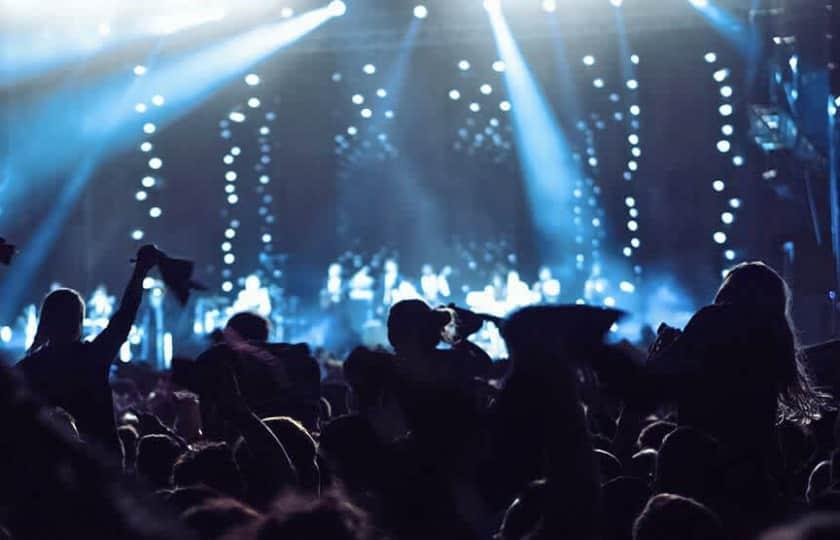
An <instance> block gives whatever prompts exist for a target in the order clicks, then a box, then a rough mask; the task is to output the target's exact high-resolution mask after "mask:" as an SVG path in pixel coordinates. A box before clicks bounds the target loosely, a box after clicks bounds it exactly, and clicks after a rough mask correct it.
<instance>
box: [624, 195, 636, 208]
mask: <svg viewBox="0 0 840 540" xmlns="http://www.w3.org/2000/svg"><path fill="white" fill-rule="evenodd" d="M624 204H626V205H627V207H628V208H633V207H634V206H636V199H634V198H633V197H627V198H625V199H624Z"/></svg>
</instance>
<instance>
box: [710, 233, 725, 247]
mask: <svg viewBox="0 0 840 540" xmlns="http://www.w3.org/2000/svg"><path fill="white" fill-rule="evenodd" d="M712 238H714V240H715V242H716V243H718V244H725V243H726V233H725V232H722V231H717V232H716V233H715V234H713V235H712Z"/></svg>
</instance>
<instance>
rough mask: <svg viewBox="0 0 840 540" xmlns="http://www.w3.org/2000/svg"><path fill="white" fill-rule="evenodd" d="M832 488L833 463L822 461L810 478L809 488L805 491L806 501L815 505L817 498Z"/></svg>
mask: <svg viewBox="0 0 840 540" xmlns="http://www.w3.org/2000/svg"><path fill="white" fill-rule="evenodd" d="M830 487H831V462H830V461H820V462H819V463H817V465H816V466H815V467H814V470H812V471H811V474H810V476H808V488H807V489H806V491H805V500H807V501H808V502H809V503H813V502H814V501H815V500H816V499H817V497H819V496H820V495H821V494H822V493H823V492H825V491H827V490H828V488H830Z"/></svg>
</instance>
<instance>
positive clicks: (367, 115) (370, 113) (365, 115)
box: [361, 108, 373, 118]
mask: <svg viewBox="0 0 840 540" xmlns="http://www.w3.org/2000/svg"><path fill="white" fill-rule="evenodd" d="M361 114H362V118H370V117H371V116H373V111H371V110H370V109H367V108H365V109H362V113H361Z"/></svg>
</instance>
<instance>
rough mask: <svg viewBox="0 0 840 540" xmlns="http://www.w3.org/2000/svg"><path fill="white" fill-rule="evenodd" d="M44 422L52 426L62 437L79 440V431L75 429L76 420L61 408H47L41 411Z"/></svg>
mask: <svg viewBox="0 0 840 540" xmlns="http://www.w3.org/2000/svg"><path fill="white" fill-rule="evenodd" d="M43 416H44V420H45V421H46V423H47V424H49V425H51V426H53V427H54V428H55V429H56V430H57V431H59V432H60V433H61V434H62V435H65V436H67V437H68V438H70V439H72V440H76V441H78V440H81V436H80V435H79V429H78V428H77V427H76V419H75V418H73V415H71V414H70V413H69V412H67V411H65V410H64V409H62V408H61V407H47V408H45V409H44V410H43Z"/></svg>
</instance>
